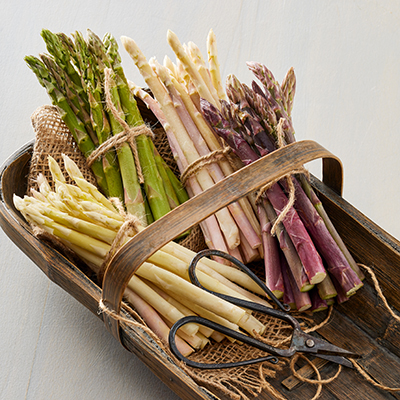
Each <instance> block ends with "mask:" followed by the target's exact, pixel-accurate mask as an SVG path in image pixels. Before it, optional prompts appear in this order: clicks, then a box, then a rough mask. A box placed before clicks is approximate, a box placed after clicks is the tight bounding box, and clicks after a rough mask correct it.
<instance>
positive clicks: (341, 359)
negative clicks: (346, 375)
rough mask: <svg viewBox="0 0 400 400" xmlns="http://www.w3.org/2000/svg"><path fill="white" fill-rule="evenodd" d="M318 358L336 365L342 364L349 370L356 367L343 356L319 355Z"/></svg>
mask: <svg viewBox="0 0 400 400" xmlns="http://www.w3.org/2000/svg"><path fill="white" fill-rule="evenodd" d="M317 357H318V358H323V359H324V360H328V361H332V362H334V363H336V364H341V365H343V366H344V367H347V368H353V369H354V365H353V363H352V362H351V361H350V360H349V359H347V358H345V357H341V356H332V355H328V354H317Z"/></svg>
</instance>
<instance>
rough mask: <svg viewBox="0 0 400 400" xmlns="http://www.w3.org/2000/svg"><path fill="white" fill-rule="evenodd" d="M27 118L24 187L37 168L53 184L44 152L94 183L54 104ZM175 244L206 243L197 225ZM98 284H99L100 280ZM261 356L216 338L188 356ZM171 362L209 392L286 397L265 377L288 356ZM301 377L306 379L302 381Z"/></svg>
mask: <svg viewBox="0 0 400 400" xmlns="http://www.w3.org/2000/svg"><path fill="white" fill-rule="evenodd" d="M31 119H32V125H33V128H34V131H35V145H34V149H33V155H32V161H31V165H30V172H29V177H28V191H29V190H30V188H34V189H37V183H36V177H37V176H38V174H39V173H41V174H43V175H44V176H45V177H46V178H48V181H49V183H50V185H52V179H51V174H50V170H49V167H48V161H47V156H48V155H51V156H52V157H53V158H54V159H55V160H56V161H57V162H58V163H59V165H60V166H62V165H63V163H62V156H61V155H62V154H66V155H68V156H69V157H70V158H71V159H72V160H73V161H74V162H75V163H76V164H77V165H78V166H79V168H80V170H81V172H82V174H83V175H84V177H85V179H86V180H88V181H89V182H91V183H93V184H96V182H95V178H94V176H93V174H92V172H91V170H90V169H89V168H88V167H87V164H86V160H85V158H84V157H83V156H82V154H81V152H80V151H79V149H78V148H77V146H76V145H75V142H74V140H73V138H72V135H71V134H70V132H69V130H68V128H67V127H66V125H65V124H64V122H63V121H62V120H61V118H60V115H59V114H58V111H57V109H56V107H53V106H48V105H46V106H42V107H40V108H38V109H37V110H36V111H35V112H34V113H33V114H32V117H31ZM153 131H154V143H155V146H156V147H157V149H158V151H159V153H160V154H161V155H162V157H163V158H164V160H165V161H166V162H167V164H168V165H169V166H170V168H171V169H172V170H173V172H174V173H176V174H177V175H178V176H179V171H178V168H177V166H176V164H175V162H174V158H173V156H172V153H171V151H170V148H169V145H168V141H167V139H166V135H165V133H164V131H163V129H161V128H160V129H156V130H153ZM65 176H66V178H67V180H68V179H69V178H68V175H67V174H65ZM69 183H72V182H69ZM43 239H45V240H50V241H51V240H52V239H51V238H48V237H44V238H43ZM53 244H54V245H55V246H57V249H58V250H60V251H63V252H64V254H65V255H66V256H67V257H69V258H70V259H71V260H72V261H73V262H74V263H75V264H77V263H78V264H79V265H78V267H80V268H81V269H83V272H84V273H87V274H88V275H90V276H91V277H92V278H93V279H96V277H95V276H94V275H93V274H90V273H88V270H87V268H86V267H85V266H84V265H83V263H82V264H81V263H79V260H77V257H76V256H75V255H74V254H72V253H71V252H70V251H68V249H65V248H63V246H61V245H59V244H58V243H57V242H56V241H54V243H53ZM180 244H182V245H184V246H186V247H188V248H190V249H192V250H194V251H196V252H197V251H199V250H201V249H204V248H205V247H206V246H205V243H204V238H203V236H202V233H201V230H200V228H199V227H198V226H196V227H194V228H193V229H192V232H191V234H190V235H189V236H188V237H187V238H185V239H184V240H182V241H181V242H180ZM97 283H98V284H100V282H97ZM128 308H129V307H128ZM132 314H133V316H134V317H135V318H136V321H137V326H139V327H143V328H144V329H145V330H147V331H148V332H149V334H150V336H151V337H152V338H153V339H154V340H156V341H157V343H158V344H159V345H161V346H162V347H163V349H164V350H165V351H166V352H167V353H168V354H169V355H171V353H170V351H169V348H168V344H166V343H161V342H160V341H159V339H157V338H156V337H155V335H154V333H152V332H151V331H150V330H149V328H148V327H147V326H146V325H145V323H144V322H143V320H142V319H141V318H140V316H139V315H138V314H136V312H134V311H133V312H132ZM256 316H257V315H256ZM258 318H259V319H260V321H261V322H263V323H264V324H265V325H266V326H267V329H266V332H265V334H264V335H263V337H262V338H260V340H263V341H265V342H266V343H268V344H270V345H273V346H275V347H281V348H285V347H286V346H287V345H288V344H289V342H290V337H291V328H290V327H289V326H288V325H287V324H286V323H285V322H283V321H281V320H277V319H275V318H272V317H269V316H265V315H258ZM328 319H329V314H328V318H327V319H326V320H325V321H324V322H326V321H327V320H328ZM302 325H303V327H304V328H305V331H306V332H307V331H313V330H315V329H316V328H318V327H317V326H313V322H312V320H307V319H303V323H302ZM307 325H308V326H307ZM321 325H322V324H320V326H321ZM262 356H265V353H264V352H261V351H260V350H257V349H255V348H253V347H250V346H248V345H245V344H238V343H237V342H236V343H230V342H229V341H227V340H224V341H222V342H221V343H217V342H214V341H213V342H212V344H211V345H208V346H206V347H205V348H204V350H202V351H199V352H195V353H194V355H192V356H191V359H193V360H196V361H198V362H202V363H209V362H213V363H226V362H235V361H241V360H245V359H253V358H259V357H262ZM173 358H174V357H173ZM175 361H176V362H177V363H178V364H179V365H180V366H181V367H182V368H183V369H184V370H185V371H186V372H187V374H188V375H190V376H191V377H192V378H193V379H194V380H195V381H196V382H197V383H199V384H200V385H203V386H204V387H208V388H212V389H213V391H215V390H217V392H219V393H221V394H223V395H224V397H225V396H228V397H229V398H232V399H249V397H254V396H256V395H257V394H258V393H260V392H261V391H268V392H269V393H270V394H271V395H272V396H273V397H275V398H278V399H284V398H285V397H283V396H282V394H281V393H279V392H277V391H276V390H275V389H274V387H273V386H272V385H271V384H270V383H269V382H268V380H270V379H273V378H274V377H275V375H276V373H277V371H279V370H281V369H282V368H283V367H285V366H286V365H287V364H288V363H289V361H290V360H284V361H279V363H278V364H276V365H273V364H271V363H268V362H264V363H260V364H255V365H250V366H246V367H238V368H230V369H216V370H210V369H208V370H202V369H194V368H189V367H188V366H186V365H183V364H182V363H180V362H179V361H177V360H175ZM293 361H294V359H292V363H291V364H292V365H291V370H292V372H294V366H293ZM316 374H317V377H318V378H319V380H320V382H322V381H321V379H320V374H319V372H318V371H316ZM334 378H335V377H334ZM305 381H306V382H307V380H305ZM316 382H317V381H314V382H313V383H314V384H316ZM324 383H325V382H324ZM320 393H321V384H318V390H317V393H316V395H315V396H314V399H315V398H317V397H318V396H319V395H320Z"/></svg>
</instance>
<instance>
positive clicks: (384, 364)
mask: <svg viewBox="0 0 400 400" xmlns="http://www.w3.org/2000/svg"><path fill="white" fill-rule="evenodd" d="M32 151H33V142H30V143H28V144H26V145H25V146H23V147H22V148H20V149H19V150H18V151H16V152H15V153H14V154H13V155H11V156H10V157H9V158H8V160H6V161H5V163H4V164H3V166H2V167H1V170H0V187H1V193H0V225H1V227H2V229H3V230H4V231H5V233H6V234H7V235H8V236H9V237H10V238H11V240H12V241H13V242H14V243H15V244H16V245H17V246H18V247H19V248H20V249H21V250H22V251H23V252H24V253H25V254H27V255H28V256H29V257H30V258H31V259H32V261H33V262H34V263H35V264H37V266H38V267H39V268H40V269H41V270H42V271H43V272H44V273H45V274H46V275H47V276H48V277H49V278H50V279H51V280H52V281H53V282H55V283H56V284H57V285H59V286H60V287H62V288H63V289H64V290H66V291H67V292H68V293H69V294H71V295H72V296H73V297H75V298H76V299H77V300H78V301H79V302H80V303H82V304H83V305H84V306H85V307H87V308H88V309H89V310H90V311H92V312H93V313H94V314H95V315H96V316H97V317H99V318H100V319H102V320H103V321H104V323H105V326H106V327H107V329H108V330H109V331H110V332H111V333H112V334H113V335H114V336H115V337H116V338H117V339H118V340H120V342H121V344H122V345H123V346H124V347H125V348H127V349H128V350H129V351H130V352H132V353H134V354H135V355H136V356H137V357H139V358H140V359H141V360H142V361H143V362H144V363H145V364H146V365H147V366H148V367H149V368H150V369H151V370H152V371H153V372H154V373H155V374H156V375H157V376H158V377H159V378H160V379H161V380H162V381H163V382H164V383H165V384H166V385H167V386H169V387H170V388H171V389H172V390H173V391H175V392H176V393H177V394H178V395H179V396H180V397H181V398H182V399H221V400H224V399H227V397H226V396H224V395H223V394H221V393H218V392H216V391H215V390H214V389H212V387H207V388H204V387H202V386H200V385H198V384H196V382H194V381H193V380H192V379H191V378H190V377H189V376H188V375H187V374H186V373H185V372H184V371H183V370H182V369H180V368H179V367H178V366H177V365H175V363H173V361H172V360H171V358H170V357H168V356H167V354H165V353H164V352H163V351H161V350H160V348H159V347H158V346H157V345H156V344H155V343H154V341H152V340H151V339H150V338H149V336H148V335H147V334H146V333H145V332H144V331H143V330H142V329H140V328H135V327H132V326H131V325H129V324H126V323H124V322H121V323H119V322H118V321H116V320H115V319H113V318H110V317H108V316H107V315H106V314H105V313H101V314H99V313H98V311H99V301H100V300H101V299H103V300H104V301H105V303H106V304H107V305H108V306H109V307H110V308H111V309H114V310H118V311H119V310H121V314H122V315H123V316H124V317H126V318H131V316H130V314H129V313H128V312H127V310H125V309H124V307H123V306H122V307H121V301H122V294H123V292H124V289H125V288H126V286H127V282H128V281H129V279H130V277H131V276H132V275H133V274H134V272H135V270H136V269H137V268H138V267H139V266H140V265H141V264H142V263H143V262H144V261H145V260H146V259H147V258H148V257H149V256H150V255H151V254H153V253H154V252H155V251H157V250H158V249H159V248H161V247H162V246H163V245H164V244H166V243H167V242H169V241H170V240H172V239H173V238H174V237H177V236H178V235H179V234H181V233H183V232H185V231H186V230H187V229H188V228H189V227H191V226H193V225H195V224H197V223H198V222H199V221H201V220H203V219H204V218H206V217H207V216H209V215H211V214H213V213H215V212H216V211H217V210H219V209H221V208H223V207H225V206H226V205H228V204H229V203H231V202H233V201H235V200H237V199H239V198H240V197H242V196H245V195H246V194H248V193H250V192H252V191H254V190H256V189H257V188H259V187H261V186H262V185H264V184H265V183H267V182H269V181H271V180H273V179H275V178H279V177H281V176H283V175H285V174H287V173H288V172H290V171H291V170H293V169H294V168H298V167H300V166H302V165H303V164H305V163H307V162H309V161H312V160H315V159H317V158H322V159H323V181H322V182H321V181H320V180H318V179H317V178H315V177H313V176H312V177H311V182H312V186H313V187H314V189H315V191H316V192H317V194H318V196H319V197H320V199H321V200H322V202H323V205H324V207H325V209H326V211H327V212H328V214H329V216H330V218H331V220H332V222H333V223H334V225H335V226H336V229H337V230H338V232H339V234H340V235H341V237H342V239H343V240H344V242H345V244H346V245H347V246H348V249H349V250H350V252H351V253H352V255H353V256H354V258H355V260H356V261H357V262H360V263H363V264H366V265H368V266H371V267H373V270H374V272H375V274H376V276H377V278H378V280H379V283H380V286H381V289H382V291H383V293H384V295H385V296H386V298H387V300H388V302H389V304H390V305H391V307H392V308H393V309H394V310H395V312H396V313H397V311H398V310H400V242H399V241H397V240H396V239H395V238H393V237H392V236H390V235H389V234H388V233H386V232H385V231H383V230H382V229H381V228H379V226H377V225H376V224H374V223H373V222H372V221H371V220H369V219H368V218H367V217H365V216H364V215H363V214H362V213H360V212H359V211H358V210H357V209H355V208H354V207H352V206H351V205H350V204H349V203H347V202H346V201H345V200H344V199H343V198H342V197H341V191H342V167H341V163H340V161H339V160H338V159H337V158H336V157H335V156H333V155H332V154H331V153H330V152H328V151H327V150H326V149H324V148H323V147H322V146H320V145H319V144H318V143H316V142H313V141H301V142H298V143H294V144H292V145H289V146H286V147H284V148H282V149H280V150H277V151H275V152H273V153H272V154H270V155H268V156H266V157H263V158H262V159H260V160H258V161H257V162H254V163H253V164H251V165H249V166H247V167H244V168H242V169H241V170H239V171H237V172H235V173H234V174H232V175H231V176H229V177H227V178H225V179H224V180H223V181H221V182H219V183H218V184H216V185H215V186H214V187H212V188H211V189H209V190H207V191H206V192H204V193H202V194H200V195H198V196H196V197H195V198H193V199H190V200H189V201H187V202H186V203H185V204H183V205H181V206H179V207H178V208H176V209H175V210H173V211H171V212H170V213H169V214H167V215H166V216H164V217H163V218H161V219H160V220H158V221H156V222H154V223H153V224H152V225H150V226H149V227H147V228H146V229H145V230H144V231H142V232H140V233H139V234H137V235H136V236H135V238H134V239H133V240H131V241H130V242H128V243H127V244H126V245H125V246H124V247H123V248H122V249H120V250H119V251H118V252H117V254H116V255H115V256H114V258H113V260H112V263H111V265H110V267H109V268H108V270H107V272H106V274H105V277H104V281H103V288H102V289H101V288H100V287H99V286H97V285H96V284H95V283H94V282H93V281H92V280H90V279H89V278H88V277H87V276H86V275H85V274H83V273H82V271H80V270H79V269H78V268H77V267H76V266H75V265H74V264H72V263H71V262H70V261H68V259H66V258H65V257H64V256H63V255H62V254H61V253H59V252H58V251H56V250H55V249H54V248H53V247H51V246H49V245H47V244H46V243H44V242H42V241H40V240H38V239H37V238H36V237H35V236H34V235H33V234H32V231H31V229H30V227H29V225H28V224H27V223H26V222H25V220H24V219H23V218H22V216H21V215H20V213H19V212H18V211H17V210H16V209H15V207H14V205H13V201H12V198H13V194H14V193H16V194H17V195H19V196H23V195H24V194H25V193H26V187H27V175H28V171H29V164H30V160H31V156H32ZM160 232H162V235H160ZM366 275H367V278H366V281H365V286H364V288H362V289H361V290H360V291H359V292H357V295H356V296H354V297H352V298H351V299H350V300H349V301H348V302H345V303H343V304H342V305H339V306H338V305H335V306H334V310H333V314H332V319H331V321H330V323H328V324H326V325H325V326H324V327H323V328H321V329H320V330H319V331H318V334H319V335H321V336H322V337H323V338H325V339H326V340H328V341H330V342H332V343H334V344H335V345H337V346H339V347H344V348H347V349H350V350H352V351H354V352H357V353H359V354H361V355H362V359H361V360H359V364H360V365H361V366H363V368H364V369H365V370H367V371H368V373H369V375H370V376H371V377H372V378H373V379H374V380H376V381H377V382H379V383H381V384H383V385H386V386H390V387H399V386H400V324H399V323H398V322H396V320H395V319H394V318H393V317H392V316H391V315H390V313H389V312H387V310H386V308H385V307H384V306H383V303H382V301H381V300H379V298H378V297H377V295H376V291H375V289H374V287H373V285H372V283H371V280H370V277H369V276H368V274H366ZM325 316H326V314H325V313H323V312H322V313H317V314H316V315H315V317H314V318H315V320H316V321H317V322H318V321H321V320H323V319H324V318H325ZM336 369H337V366H335V365H334V364H332V363H328V364H326V365H325V366H324V367H323V369H322V373H323V374H324V375H325V376H332V375H333V374H334V373H335V371H336ZM289 375H290V370H289V368H284V369H283V370H282V371H279V372H278V373H277V376H276V378H275V379H273V380H270V384H271V385H272V386H273V387H274V388H275V389H277V390H278V391H280V392H281V393H282V395H283V396H285V397H286V398H290V399H307V398H311V397H313V395H314V393H315V387H313V386H312V385H308V384H302V385H298V386H297V387H296V388H295V389H294V390H291V391H288V390H287V389H286V388H285V387H284V386H282V384H281V382H282V381H283V380H284V379H285V378H287V377H288V376H289ZM272 398H273V396H272V395H271V394H270V393H267V392H265V393H264V392H263V393H261V394H260V395H259V396H257V399H272ZM322 398H324V399H348V398H351V399H363V400H364V399H371V400H378V399H394V398H397V399H400V393H398V392H397V393H394V392H393V393H389V392H387V391H383V390H381V389H378V388H376V387H374V386H372V385H371V384H370V383H368V382H367V381H366V380H365V379H364V378H363V377H361V375H360V374H358V373H357V372H356V371H355V370H351V369H346V368H344V369H343V371H342V372H341V374H340V375H339V377H338V378H337V379H336V380H334V381H333V382H332V383H330V384H329V385H326V386H324V388H323V395H322Z"/></svg>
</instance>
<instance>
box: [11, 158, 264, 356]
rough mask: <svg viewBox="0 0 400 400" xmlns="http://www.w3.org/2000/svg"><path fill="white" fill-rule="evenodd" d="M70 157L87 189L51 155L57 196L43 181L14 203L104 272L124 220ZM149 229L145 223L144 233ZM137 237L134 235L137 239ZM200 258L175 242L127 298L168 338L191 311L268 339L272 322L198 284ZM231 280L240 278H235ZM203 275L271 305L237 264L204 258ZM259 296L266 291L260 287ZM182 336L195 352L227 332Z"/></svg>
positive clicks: (218, 288)
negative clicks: (192, 271) (192, 272)
mask: <svg viewBox="0 0 400 400" xmlns="http://www.w3.org/2000/svg"><path fill="white" fill-rule="evenodd" d="M63 159H64V164H65V169H66V170H67V172H68V174H69V176H70V177H71V178H72V179H73V180H74V181H75V182H77V183H78V182H79V186H74V185H71V184H67V183H66V182H65V179H64V177H63V175H62V172H61V169H60V167H59V165H58V164H57V163H56V162H55V160H54V159H52V158H51V157H49V167H50V171H51V173H52V178H53V180H54V183H55V190H54V191H52V190H51V188H50V185H49V183H48V182H47V180H46V179H45V178H44V177H43V176H39V177H38V183H39V191H35V190H33V191H32V196H25V197H24V198H20V197H18V196H14V204H15V206H16V208H17V209H18V210H19V211H20V212H21V213H22V215H23V216H24V217H25V218H26V220H27V221H28V222H30V223H31V224H32V225H34V226H38V227H40V228H41V229H43V230H45V231H46V232H48V233H50V234H52V235H54V236H56V237H57V238H58V239H59V240H60V241H61V242H63V243H64V244H65V245H66V246H68V247H70V248H71V249H72V250H73V251H75V252H76V253H77V254H78V255H79V256H80V257H81V258H82V259H83V260H84V261H86V262H87V263H88V265H89V266H91V267H92V269H93V270H94V271H95V272H98V271H99V270H100V268H101V267H102V265H103V262H104V260H105V258H106V257H107V255H108V253H109V251H110V249H111V244H112V243H113V241H114V239H115V237H116V235H117V233H118V230H119V229H120V228H121V226H122V224H123V222H124V218H123V216H122V215H121V214H120V213H119V212H118V211H117V209H116V207H114V205H113V204H112V203H111V201H110V200H108V199H107V198H105V197H104V196H103V195H102V194H100V193H99V192H98V191H97V189H96V188H95V187H94V186H92V185H90V184H88V183H87V182H86V181H85V180H84V178H83V176H82V174H81V173H80V171H79V169H78V167H77V166H76V164H74V163H73V161H72V160H70V159H69V158H68V157H67V156H63ZM142 229H144V228H142V227H141V226H140V225H138V231H139V230H142ZM133 235H134V233H132V234H130V237H132V236H133ZM128 239H129V237H128ZM128 239H126V240H128ZM194 255H195V253H194V252H192V251H191V250H189V249H186V248H185V247H183V246H180V245H179V244H177V243H175V242H170V243H168V244H167V245H165V246H164V247H163V248H162V249H160V250H159V251H157V252H156V253H155V254H154V255H152V256H151V257H150V258H149V260H148V261H147V262H145V263H143V264H142V265H141V266H140V267H139V268H138V270H137V271H136V274H135V275H134V276H133V277H132V278H131V280H130V282H129V284H128V288H127V290H126V292H125V298H126V299H127V301H129V302H130V303H131V304H132V305H133V306H134V308H135V309H136V310H137V312H138V313H139V314H140V315H141V316H142V318H143V319H144V320H145V321H146V323H147V324H148V326H149V327H150V328H151V329H152V330H153V332H154V333H155V334H157V335H159V337H160V338H161V339H162V340H166V337H167V334H166V332H168V329H169V328H168V326H171V325H172V324H174V323H175V322H176V321H178V320H179V319H181V318H183V317H184V316H185V315H189V313H190V314H192V315H193V314H197V315H200V316H202V317H204V318H208V319H212V320H214V321H217V322H219V323H222V324H223V325H225V326H229V327H231V328H233V329H235V330H239V329H243V331H245V332H247V333H249V334H250V335H254V334H262V333H263V331H264V330H265V327H264V325H263V324H262V323H260V322H259V321H258V320H257V319H256V318H255V317H254V316H253V315H252V314H251V312H250V311H248V310H245V309H242V308H240V307H238V306H235V305H233V304H231V303H229V302H227V301H225V300H223V299H221V298H219V297H217V296H215V295H213V294H210V293H208V292H206V291H204V290H202V289H200V288H198V287H197V286H195V285H193V284H192V283H191V282H190V280H189V276H188V265H189V263H190V261H191V259H192V258H193V257H194ZM231 275H232V276H233V280H231V279H230V278H229V277H230V276H231ZM197 276H198V278H199V281H200V282H201V284H202V285H204V286H205V287H207V288H208V289H209V290H212V291H215V292H219V293H225V294H228V295H230V296H234V297H237V298H242V299H246V300H251V301H257V302H259V303H260V304H264V305H266V306H269V304H268V302H267V301H266V300H265V299H263V298H260V297H258V296H256V295H255V294H254V293H252V292H250V291H256V290H257V289H256V287H257V286H256V285H255V284H254V282H253V281H252V280H250V279H249V278H248V277H247V275H246V274H244V273H242V272H241V271H239V270H237V269H235V268H233V267H231V266H227V265H223V264H220V263H218V262H216V261H213V260H210V259H202V260H200V262H199V264H198V268H197ZM241 279H242V281H243V283H242V282H240V280H241ZM235 281H236V282H235ZM257 292H260V289H259V288H258V290H257ZM261 294H262V295H265V294H264V293H261ZM179 337H180V339H179V343H180V344H179V346H180V348H181V349H182V354H190V352H191V350H190V349H193V348H194V349H201V348H203V347H204V346H205V345H207V343H208V341H209V340H208V339H207V337H215V338H216V339H217V340H222V339H223V336H222V335H221V334H218V333H217V332H213V331H211V330H210V329H209V328H205V327H201V326H199V325H198V324H195V323H189V324H186V325H184V326H183V327H182V328H180V330H179ZM187 346H190V347H187Z"/></svg>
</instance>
